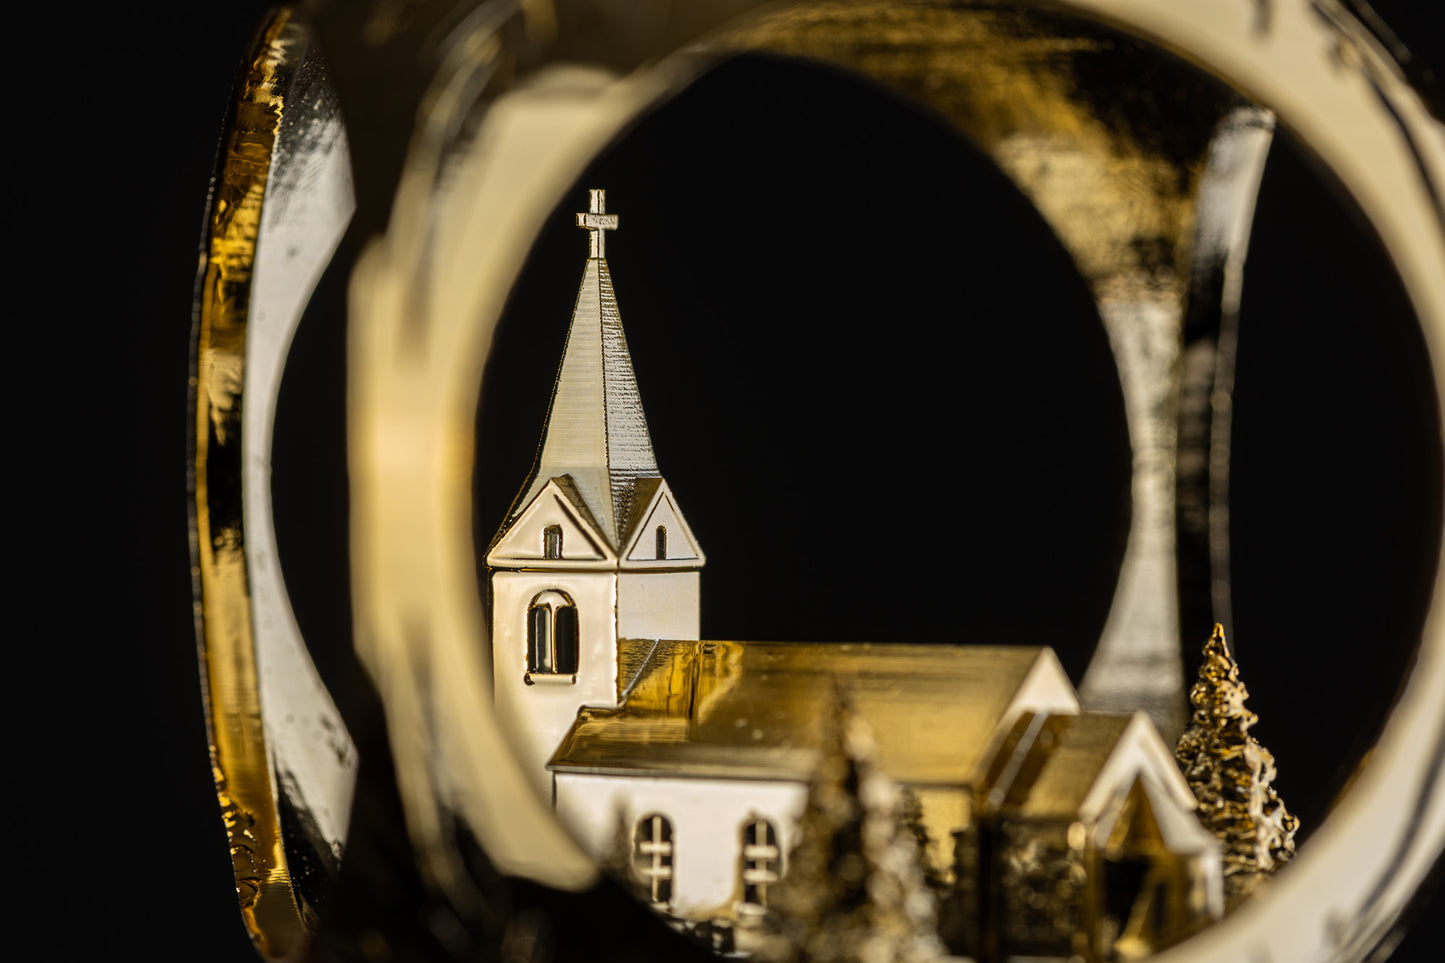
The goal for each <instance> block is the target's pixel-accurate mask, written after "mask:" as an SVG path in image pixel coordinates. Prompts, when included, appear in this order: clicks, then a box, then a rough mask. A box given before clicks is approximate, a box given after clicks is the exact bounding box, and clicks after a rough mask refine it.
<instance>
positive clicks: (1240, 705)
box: [1174, 625, 1299, 901]
mask: <svg viewBox="0 0 1445 963" xmlns="http://www.w3.org/2000/svg"><path fill="white" fill-rule="evenodd" d="M1248 698H1249V692H1248V690H1246V689H1245V687H1244V683H1243V682H1240V681H1239V667H1238V666H1237V665H1236V664H1235V662H1234V657H1233V656H1231V655H1230V653H1229V645H1228V644H1227V643H1226V642H1225V641H1224V628H1223V626H1220V625H1216V626H1215V627H1214V635H1213V636H1212V637H1211V638H1210V639H1209V642H1208V643H1207V644H1206V645H1205V646H1204V664H1203V665H1202V666H1200V668H1199V681H1198V682H1196V683H1195V684H1194V688H1192V689H1191V690H1190V691H1189V700H1190V702H1192V703H1193V704H1194V720H1193V724H1192V725H1191V726H1190V727H1189V729H1188V730H1187V731H1186V732H1185V733H1184V735H1183V736H1181V737H1180V739H1179V745H1178V746H1176V747H1175V750H1174V755H1175V757H1176V758H1177V759H1178V760H1179V765H1180V768H1182V769H1183V770H1184V776H1185V778H1186V779H1188V780H1189V786H1190V788H1191V789H1193V790H1194V795H1195V797H1196V798H1197V799H1198V800H1199V817H1200V819H1201V820H1202V821H1203V822H1204V825H1205V826H1207V827H1208V828H1209V829H1210V830H1211V831H1212V832H1213V833H1214V835H1215V836H1217V837H1218V838H1219V841H1220V843H1221V844H1222V846H1223V848H1224V852H1223V858H1224V891H1225V896H1226V897H1227V898H1228V899H1229V900H1231V901H1234V900H1238V899H1240V898H1242V897H1243V896H1245V895H1246V894H1248V893H1249V891H1250V890H1251V889H1253V888H1254V886H1255V884H1256V883H1258V882H1259V880H1260V879H1262V878H1264V877H1265V876H1268V875H1269V874H1270V873H1272V872H1274V870H1275V869H1277V868H1278V867H1279V866H1280V865H1281V864H1283V863H1285V862H1286V861H1288V860H1289V858H1290V857H1291V856H1292V855H1294V834H1295V830H1296V829H1298V828H1299V820H1298V819H1296V818H1295V817H1294V816H1292V815H1291V814H1290V812H1289V811H1288V810H1287V809H1285V807H1284V802H1283V801H1282V800H1281V799H1280V798H1279V796H1278V795H1277V794H1276V793H1275V791H1274V786H1272V785H1271V783H1272V782H1273V781H1274V777H1275V768H1274V756H1273V755H1271V754H1270V752H1269V750H1268V749H1266V748H1264V747H1263V746H1261V745H1260V744H1259V743H1258V742H1257V741H1255V739H1254V737H1253V736H1251V735H1250V734H1249V729H1250V727H1251V726H1253V725H1254V724H1255V723H1256V722H1258V721H1259V717H1258V716H1256V715H1255V714H1254V713H1253V712H1251V711H1250V710H1249V709H1247V708H1245V705H1244V703H1245V700H1246V699H1248Z"/></svg>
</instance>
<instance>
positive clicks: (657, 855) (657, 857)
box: [632, 813, 672, 905]
mask: <svg viewBox="0 0 1445 963" xmlns="http://www.w3.org/2000/svg"><path fill="white" fill-rule="evenodd" d="M632 871H633V872H634V873H635V874H636V875H637V878H638V880H640V881H641V882H642V891H643V893H645V894H646V895H647V898H648V899H650V900H652V902H654V903H658V904H661V905H666V904H667V903H670V902H672V821H671V820H669V819H668V818H667V817H666V816H661V815H658V814H657V813H653V814H652V815H650V816H643V817H642V818H641V819H639V820H638V821H637V827H636V828H635V829H634V830H633V831H632Z"/></svg>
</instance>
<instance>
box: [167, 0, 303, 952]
mask: <svg viewBox="0 0 1445 963" xmlns="http://www.w3.org/2000/svg"><path fill="white" fill-rule="evenodd" d="M301 35H302V31H301V28H300V27H299V26H298V25H297V24H296V23H295V22H294V20H293V19H292V15H291V12H290V10H287V9H282V10H279V11H277V12H276V13H275V14H273V15H272V17H271V19H270V20H269V22H268V23H266V24H265V25H264V27H263V28H262V31H261V34H260V36H259V38H258V39H257V41H256V44H255V47H254V50H253V53H252V57H251V60H250V64H249V66H248V68H247V69H246V70H245V72H244V73H243V75H242V76H241V78H240V79H239V81H238V82H237V86H236V90H235V95H234V102H233V104H232V108H231V111H232V112H231V115H230V117H229V118H228V123H227V128H226V132H225V135H224V138H223V141H222V145H221V151H220V159H219V161H218V164H217V170H216V175H215V179H214V182H213V184H212V188H211V198H210V210H209V212H208V216H207V223H206V236H205V239H204V248H203V252H202V263H201V275H200V279H199V281H198V285H197V297H196V312H197V314H196V328H195V345H194V351H193V353H192V357H193V359H194V364H195V368H194V373H193V376H192V379H191V393H192V396H191V397H192V406H193V411H194V414H195V434H194V435H193V443H194V449H193V458H192V463H191V465H190V471H191V489H192V500H191V510H192V513H193V516H192V526H191V551H192V569H191V576H192V581H193V583H194V587H195V599H196V602H195V619H196V636H197V643H198V649H199V657H200V662H201V685H202V693H203V697H204V701H205V708H206V725H207V729H208V732H209V735H210V750H211V767H212V772H213V774H214V777H215V780H216V796H217V799H218V800H219V802H220V804H221V812H222V815H223V817H224V819H225V824H226V832H227V835H228V836H229V839H230V845H231V859H232V862H233V864H234V868H235V873H236V892H237V895H238V896H239V898H240V902H241V914H242V917H243V919H244V921H245V924H246V928H247V930H248V931H249V932H250V934H251V938H252V939H253V940H254V941H255V943H256V946H257V948H258V949H259V950H260V951H261V952H262V953H263V954H265V955H266V956H268V957H271V958H281V957H284V956H287V955H288V954H291V953H293V952H294V951H296V950H297V949H298V948H299V947H301V946H303V945H304V942H305V939H306V934H307V931H308V926H307V919H306V916H307V910H306V908H305V906H304V904H303V903H301V902H300V901H299V899H298V897H297V895H296V893H295V891H294V889H293V886H292V877H291V873H290V871H289V870H288V868H287V862H286V849H285V840H284V837H283V832H282V828H281V815H280V808H279V805H278V796H277V786H276V774H275V772H274V771H273V768H272V764H271V757H270V753H269V751H268V747H267V735H266V730H265V725H264V723H263V720H262V715H261V700H260V680H259V674H258V668H257V659H256V650H255V645H254V639H253V636H252V624H251V596H250V585H249V582H248V577H247V570H246V554H245V539H244V532H243V524H242V501H241V481H240V479H241V467H242V466H241V462H242V452H241V401H242V393H243V388H244V384H245V347H246V320H247V311H248V307H249V301H250V288H251V280H252V270H253V268H254V266H255V260H256V241H257V237H258V234H259V231H260V225H261V205H262V201H263V199H264V197H265V193H266V183H267V179H268V176H269V174H270V169H271V158H272V153H273V151H274V149H275V146H276V138H277V133H278V131H279V129H280V126H281V114H282V110H283V108H284V103H283V101H284V92H285V89H286V81H287V79H288V77H287V71H288V69H289V67H290V66H291V65H292V64H294V62H295V50H294V47H295V45H296V44H297V43H298V41H299V40H300V38H301Z"/></svg>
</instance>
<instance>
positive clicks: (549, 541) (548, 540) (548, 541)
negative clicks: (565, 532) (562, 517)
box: [542, 525, 562, 558]
mask: <svg viewBox="0 0 1445 963" xmlns="http://www.w3.org/2000/svg"><path fill="white" fill-rule="evenodd" d="M542 557H543V558H561V557H562V526H561V525H548V526H547V527H546V528H544V529H542Z"/></svg>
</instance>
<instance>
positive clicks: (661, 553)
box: [656, 525, 667, 559]
mask: <svg viewBox="0 0 1445 963" xmlns="http://www.w3.org/2000/svg"><path fill="white" fill-rule="evenodd" d="M656 557H657V558H659V559H664V558H667V526H666V525H659V526H657V556H656Z"/></svg>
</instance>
